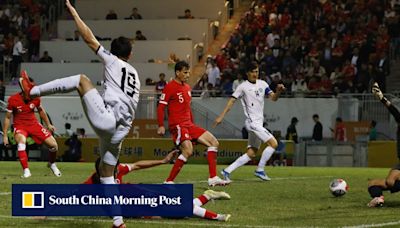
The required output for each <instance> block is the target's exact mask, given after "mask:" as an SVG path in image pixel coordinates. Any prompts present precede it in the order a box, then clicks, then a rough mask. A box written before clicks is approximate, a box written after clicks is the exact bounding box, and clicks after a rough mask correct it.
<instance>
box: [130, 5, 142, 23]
mask: <svg viewBox="0 0 400 228" xmlns="http://www.w3.org/2000/svg"><path fill="white" fill-rule="evenodd" d="M127 19H133V20H141V19H143V18H142V15H140V14H139V12H138V9H137V8H136V7H133V9H132V13H131V15H129V17H128V18H127Z"/></svg>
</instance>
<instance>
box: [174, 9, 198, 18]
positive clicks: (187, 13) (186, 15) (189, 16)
mask: <svg viewBox="0 0 400 228" xmlns="http://www.w3.org/2000/svg"><path fill="white" fill-rule="evenodd" d="M178 18H179V19H194V17H193V16H192V12H191V11H190V9H186V10H185V15H184V16H180V17H178Z"/></svg>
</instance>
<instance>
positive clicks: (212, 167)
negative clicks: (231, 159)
mask: <svg viewBox="0 0 400 228" xmlns="http://www.w3.org/2000/svg"><path fill="white" fill-rule="evenodd" d="M207 160H208V172H209V173H210V178H212V177H215V176H217V148H216V147H208V151H207Z"/></svg>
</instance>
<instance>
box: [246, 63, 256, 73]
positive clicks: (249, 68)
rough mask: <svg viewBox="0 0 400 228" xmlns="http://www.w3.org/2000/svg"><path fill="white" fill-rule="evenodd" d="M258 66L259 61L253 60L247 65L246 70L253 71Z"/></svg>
mask: <svg viewBox="0 0 400 228" xmlns="http://www.w3.org/2000/svg"><path fill="white" fill-rule="evenodd" d="M257 68H258V63H257V62H251V63H249V64H248V65H247V67H246V72H250V71H253V70H255V69H257Z"/></svg>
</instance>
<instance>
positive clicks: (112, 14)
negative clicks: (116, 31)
mask: <svg viewBox="0 0 400 228" xmlns="http://www.w3.org/2000/svg"><path fill="white" fill-rule="evenodd" d="M117 19H118V16H117V14H116V13H115V11H114V10H110V11H108V14H107V16H106V20H117Z"/></svg>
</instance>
